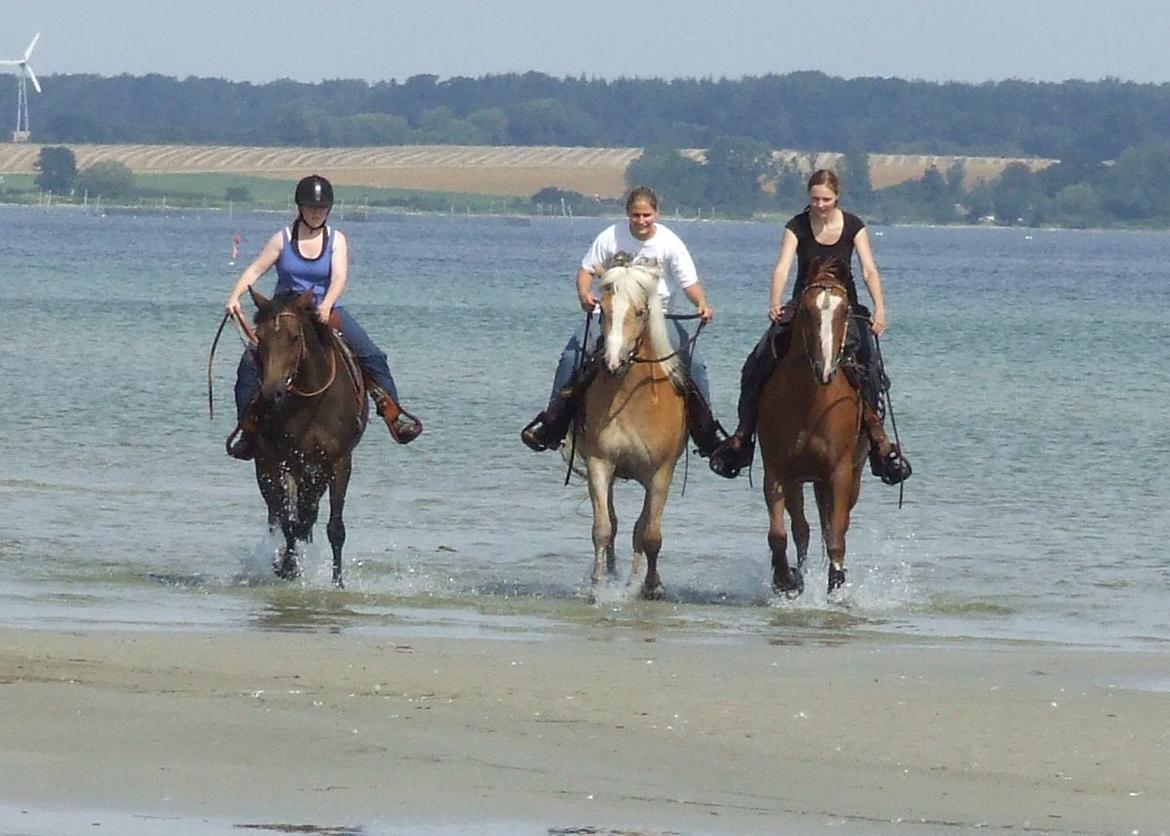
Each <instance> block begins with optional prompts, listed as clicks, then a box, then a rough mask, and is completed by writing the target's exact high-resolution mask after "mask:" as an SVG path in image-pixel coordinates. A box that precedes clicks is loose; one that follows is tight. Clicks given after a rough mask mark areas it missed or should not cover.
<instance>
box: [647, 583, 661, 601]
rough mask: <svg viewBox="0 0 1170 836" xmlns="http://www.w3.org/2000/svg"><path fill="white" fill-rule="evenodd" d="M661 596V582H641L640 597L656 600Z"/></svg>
mask: <svg viewBox="0 0 1170 836" xmlns="http://www.w3.org/2000/svg"><path fill="white" fill-rule="evenodd" d="M661 597H662V584H660V583H656V584H654V585H653V586H651V585H650V584H642V598H643V600H646V601H657V600H659V599H660V598H661Z"/></svg>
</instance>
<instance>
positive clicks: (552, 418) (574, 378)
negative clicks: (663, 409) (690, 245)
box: [520, 186, 721, 458]
mask: <svg viewBox="0 0 1170 836" xmlns="http://www.w3.org/2000/svg"><path fill="white" fill-rule="evenodd" d="M626 216H627V218H628V222H627V223H625V224H620V223H619V224H614V225H612V226H610V227H608V228H607V229H605V230H603V231H602V232H601V234H600V235H598V236H597V238H596V239H594V241H593V245H592V246H591V247H590V248H589V251H588V252H587V253H586V254H585V257H584V258H583V259H582V260H581V266H580V268H579V269H578V270H577V298H578V300H579V302H580V305H581V308H582V310H584V311H585V312H586V313H587V314H589V322H588V324H587V325H584V324H583V325H581V326H579V327H578V328H577V330H576V331H575V332H574V334H573V335H572V337H570V338H569V341H568V343H567V344H566V345H565V348H564V351H563V352H562V353H561V359H560V362H559V364H558V365H557V371H556V375H555V377H554V379H553V387H552V396H551V397H550V398H549V402H548V406H547V407H546V408H545V409H544V410H543V411H542V412H541V413H540V414H539V415H537V416H536V418H534V419H533V420H532V421H531V422H530V423H529V424H528V425H527V426H526V427H525V428H524V429H523V431H522V432H521V434H520V437H521V439H522V440H523V442H524V443H525V444H526V445H527V446H528V447H529V448H530V449H532V450H535V451H536V452H541V451H543V450H548V449H555V448H558V447H560V445H561V442H562V441H563V440H564V438H565V435H566V434H567V433H568V431H569V426H570V424H571V423H572V420H573V416H574V414H575V413H576V410H577V408H578V406H579V404H580V401H581V396H582V394H583V392H584V391H585V389H586V387H587V386H588V384H589V381H590V380H591V379H592V376H593V374H594V373H595V371H596V365H595V363H594V362H593V361H592V359H586V361H585V362H584V363H581V362H579V358H580V357H581V356H582V355H583V356H584V357H585V358H593V356H594V355H595V353H596V351H597V348H598V342H599V337H600V334H601V327H600V325H599V323H598V317H599V315H600V314H599V312H598V299H597V297H595V296H594V295H593V289H592V288H593V280H594V278H595V274H596V271H597V270H598V268H603V269H608V268H610V267H613V266H616V265H618V264H629V263H634V262H637V261H642V262H652V263H656V264H657V265H658V266H659V267H660V268H661V269H662V272H663V273H664V276H663V278H661V279H660V280H659V283H658V295H659V297H660V298H661V299H662V302H663V306H664V307H666V306H667V305H668V303H669V300H670V297H671V283H673V284H674V285H677V286H678V287H680V288H682V292H683V294H684V295H685V296H686V297H687V299H689V300H690V302H691V303H692V304H693V305H694V306H695V308H696V310H697V312H698V317H699V319H700V321H701V322H703V323H704V324H705V323H708V322H710V321H711V320H712V318H713V317H714V316H715V313H714V311H712V310H711V308H710V306H709V305H708V304H707V295H706V292H705V291H704V290H703V285H702V284H700V282H699V277H698V273H697V271H696V270H695V263H694V260H693V259H692V258H691V254H690V251H689V250H687V247H686V244H684V243H683V242H682V239H681V238H679V237H678V236H677V235H676V234H675V233H674V232H672V231H671V230H670V229H668V228H666V227H665V226H663V225H662V224H660V223H658V195H656V194H655V193H654V191H653V190H652V189H650V188H649V187H647V186H637V187H635V188H634V189H632V190H631V191H630V193H629V194H628V195H627V197H626ZM667 278H669V279H670V282H669V283H668V281H667ZM671 323H672V325H673V327H672V328H669V329H668V330H669V334H670V339H671V344H672V345H673V347H674V350H675V351H677V352H678V353H679V356H680V357H681V358H682V360H683V363H684V365H685V367H686V369H687V372H688V380H687V384H686V392H685V395H686V406H687V427H688V430H689V432H690V435H691V440H692V441H693V442H694V444H695V446H696V448H697V450H698V453H699V455H700V456H702V457H704V458H706V457H707V456H709V455H711V452H712V451H713V450H714V449H715V448H716V447H717V446H718V445H719V443H720V441H721V435H720V430H721V428H720V427H719V423H718V422H717V421H716V420H715V418H714V416H713V415H712V414H711V407H710V405H709V404H710V402H711V394H710V385H709V383H708V381H707V366H706V364H705V363H704V362H703V361H702V359H701V358H700V356H699V353H698V350H697V348H696V347H695V346H694V345H693V343H692V341H691V340H690V338H689V337H688V335H687V332H686V329H685V328H684V327H683V326H682V324H681V323H680V322H678V321H677V320H672V321H671Z"/></svg>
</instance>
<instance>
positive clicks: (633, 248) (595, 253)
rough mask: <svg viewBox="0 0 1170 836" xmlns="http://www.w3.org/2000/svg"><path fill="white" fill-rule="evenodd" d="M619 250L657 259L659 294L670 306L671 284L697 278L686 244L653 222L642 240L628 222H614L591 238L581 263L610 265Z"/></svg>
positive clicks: (689, 282)
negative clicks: (589, 245) (591, 243)
mask: <svg viewBox="0 0 1170 836" xmlns="http://www.w3.org/2000/svg"><path fill="white" fill-rule="evenodd" d="M620 252H624V253H628V254H629V255H631V256H633V257H634V258H644V259H653V260H654V261H656V262H658V264H659V266H660V267H661V268H662V275H661V276H660V277H659V279H658V295H659V296H661V297H662V305H663V307H664V308H667V309H669V308H668V306H669V303H670V295H671V291H672V290H673V287H672V285H677V286H678V287H690V286H691V285H693V284H697V283H698V281H699V274H698V272H697V271H696V270H695V262H694V260H693V259H692V258H691V253H690V251H689V250H687V245H686V244H684V243H683V242H682V239H681V238H679V237H678V236H677V235H675V234H674V233H673V232H671V231H670V230H669V229H668V228H667V227H665V226H663V225H662V224H655V225H654V235H652V236H651V237H650V238H648V239H647V240H645V241H639V240H638V239H637V238H635V237H634V236H633V234H632V233H631V232H630V225H629V224H628V223H617V224H614V225H613V226H611V227H609V228H608V229H605V230H603V231H602V232H601V234H600V235H598V236H597V237H596V238H595V239H593V246H592V247H590V248H589V252H587V253H585V257H584V258H583V259H581V266H582V267H583V268H584V269H586V270H592V269H593V268H594V267H596V266H597V265H599V264H600V265H601V266H602V267H609V266H610V264H612V262H613V257H614V256H615V255H617V254H618V253H620ZM668 280H669V281H668Z"/></svg>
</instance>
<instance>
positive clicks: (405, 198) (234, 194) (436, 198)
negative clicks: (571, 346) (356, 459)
mask: <svg viewBox="0 0 1170 836" xmlns="http://www.w3.org/2000/svg"><path fill="white" fill-rule="evenodd" d="M35 177H36V175H33V174H6V175H3V180H2V181H0V201H7V202H14V203H37V202H40V201H41V200H43V199H44V198H43V196H42V195H41V193H40V190H39V189H38V188H37V186H36V183H35ZM295 186H296V181H294V180H276V179H271V178H267V177H250V176H247V175H240V174H219V173H215V174H135V175H134V190H133V191H132V192H131V193H129V194H120V195H111V196H103V197H102V198H101V202H102V203H103V204H110V205H130V206H141V207H160V208H161V207H203V208H227V207H229V206H234V207H236V208H241V209H246V208H253V209H286V208H289V207H291V206H292V194H293V189H294V188H295ZM335 193H336V203H337V208H338V209H339V210H343V211H344V210H349V211H354V210H360V209H369V210H372V211H377V210H379V209H388V210H400V211H402V210H405V211H418V212H460V213H472V214H483V213H528V212H531V211H533V206H532V203H531V202H530V201H528V200H525V199H524V198H507V197H499V196H492V195H477V194H461V193H454V192H423V191H411V190H408V189H382V188H375V187H366V186H340V185H339V186H336V187H335ZM95 199H96V198H95V197H94V196H93V195H89V196H85V195H83V194H77V193H75V194H73V195H71V196H62V195H54V196H53V201H54V202H57V203H81V202H83V201H88V202H91V203H92V202H94V201H95Z"/></svg>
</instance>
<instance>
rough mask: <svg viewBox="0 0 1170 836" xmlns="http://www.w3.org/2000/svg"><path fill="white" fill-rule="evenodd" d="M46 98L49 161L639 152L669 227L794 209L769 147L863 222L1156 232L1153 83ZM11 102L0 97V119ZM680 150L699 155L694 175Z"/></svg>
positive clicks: (1158, 165) (551, 82)
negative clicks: (687, 219)
mask: <svg viewBox="0 0 1170 836" xmlns="http://www.w3.org/2000/svg"><path fill="white" fill-rule="evenodd" d="M44 88H45V94H44V95H43V96H41V97H38V98H37V99H36V105H37V119H36V125H37V128H36V139H38V140H40V141H49V142H56V143H60V144H59V145H57V146H55V147H56V148H65V143H71V142H127V143H153V142H158V143H163V142H194V143H207V144H254V145H295V146H348V145H386V144H412V143H438V144H488V145H497V144H518V145H565V146H574V145H577V146H635V147H643V148H645V149H646V152H645V153H644V154H643V156H642V157H641V158H640V159H639V160H636V161H635V162H634V163H633V164H632V165H631V167H630V170H629V172H628V178H629V180H630V182H632V183H634V182H646V183H652V184H654V185H655V186H656V187H658V188H659V189H660V191H661V192H662V194H663V198H664V200H665V201H666V204H667V207H668V209H669V210H670V211H676V212H680V213H685V214H694V215H705V216H721V217H729V216H730V217H737V216H738V217H743V216H749V215H751V214H754V213H757V212H761V211H779V212H786V211H791V209H792V208H793V206H794V205H799V204H800V202H801V200H802V199H803V183H802V180H803V175H802V173H801V171H800V170H798V169H797V167H796V166H794V165H792V164H778V163H777V162H776V160H775V159H774V158H773V156H772V149H776V148H798V149H810V150H812V149H816V150H844V151H845V160H844V164H843V168H844V169H845V172H844V173H845V175H846V178H845V181H846V188H847V199H848V201H849V205H850V206H851V207H853V208H854V209H856V210H857V211H859V212H864V213H865V214H867V216H869V217H871V218H873V219H875V220H886V221H922V222H931V223H951V222H970V221H974V220H979V219H990V218H995V219H996V220H997V222H1002V223H1025V224H1059V225H1066V226H1089V225H1111V224H1118V225H1147V226H1148V225H1154V224H1159V225H1160V224H1166V223H1170V206H1168V205H1167V204H1168V202H1170V140H1167V137H1170V85H1165V84H1163V85H1151V84H1133V83H1128V82H1121V81H1118V80H1115V79H1114V80H1105V81H1101V82H1064V83H1062V84H1036V83H1027V82H1016V81H1011V82H1000V83H988V84H980V85H969V84H956V83H948V84H935V83H930V82H921V81H914V82H911V81H902V80H898V79H850V80H846V79H839V78H831V77H828V76H825V75H823V74H821V73H791V74H788V75H782V76H778V75H771V76H763V77H759V78H745V79H741V80H735V81H733V80H726V79H724V80H718V81H715V80H710V79H681V80H674V81H663V80H658V79H646V80H639V79H620V80H616V81H606V80H600V79H585V78H576V79H574V78H566V79H555V78H551V77H549V76H545V75H542V74H540V73H524V74H507V75H489V76H484V77H482V78H478V79H470V78H454V79H449V80H446V81H440V80H439V79H438V77H436V76H433V75H420V76H415V77H413V78H410V79H408V80H407V81H405V82H403V83H398V82H386V83H377V84H369V83H367V82H364V81H330V82H324V83H321V84H301V83H297V82H292V81H279V82H273V83H272V84H266V85H252V84H248V83H233V82H228V81H224V80H222V79H199V78H188V79H185V80H182V81H180V80H177V79H174V78H169V77H164V76H160V75H148V76H144V77H132V76H119V77H117V78H101V77H98V76H85V75H61V76H49V77H48V78H47V79H46V80H45V85H44ZM14 96H15V91H14V89H11V88H8V87H4V86H3V85H0V113H2V112H4V108H5V107H6V106H7V104H8V102H7V101H6V97H14ZM14 104H15V103H14V102H13V105H14ZM826 112H831V113H832V114H833V115H834V118H825V116H824V114H825V113H826ZM1119 126H1124V130H1120V129H1118V128H1119ZM51 147H54V146H51ZM680 148H700V149H703V150H704V156H703V159H702V160H701V161H700V160H699V159H696V158H695V155H693V154H692V155H685V154H680V153H679V152H678V151H677V150H676V149H680ZM65 150H67V149H65ZM867 152H870V153H882V152H884V153H933V154H964V155H972V156H979V155H989V154H990V155H996V156H1028V155H1033V156H1041V157H1048V158H1057V159H1059V160H1060V162H1059V164H1057V165H1054V166H1050V167H1049V168H1047V169H1045V170H1044V171H1041V172H1038V173H1033V172H1031V171H1030V170H1029V169H1027V168H1026V167H1024V166H1012V167H1010V168H1009V169H1008V170H1006V171H1005V172H1004V173H1003V174H1002V176H1000V177H999V178H997V179H996V180H994V181H991V182H989V183H985V184H983V185H981V186H979V187H977V188H974V189H971V190H969V191H967V190H964V188H963V186H962V183H963V173H964V172H963V171H962V170H961V168H954V169H952V170H948V171H936V170H933V169H932V170H928V171H927V172H926V173H925V175H924V176H923V177H922V178H921V179H920V180H917V181H913V182H909V183H904V184H901V185H899V186H895V187H892V188H888V189H882V190H880V191H874V190H873V189H872V188H871V187H870V181H869V177H868V170H867V166H866V154H867ZM56 153H60V152H56ZM106 168H109V166H108V165H106V166H103V167H102V168H98V167H95V169H96V170H94V171H86V172H76V171H73V172H72V173H71V174H69V177H68V178H66V179H67V181H68V182H69V184H70V185H69V188H70V189H72V190H75V191H76V190H78V189H81V190H88V191H89V192H90V193H91V194H100V193H108V192H110V191H111V190H113V189H119V188H121V189H124V190H132V188H133V186H132V173H131V172H129V171H128V170H116V171H115V170H105V169H106ZM122 168H123V169H124V166H123V167H122ZM63 170H64V169H63V168H62V167H60V166H58V165H57V164H56V163H54V162H53V161H52V159H49V160H45V159H42V168H41V175H40V179H39V180H38V182H39V184H40V185H41V187H42V188H45V189H46V190H49V191H54V192H56V193H62V192H64V191H67V189H64V188H62V186H63V182H62V181H60V180H57V179H56V177H57V174H54V173H53V172H58V173H59V172H60V171H63ZM69 178H72V179H69ZM95 178H96V179H95ZM236 197H237V198H238V197H240V196H236ZM548 197H549V195H547V194H546V195H543V196H540V195H538V196H534V198H533V204H534V205H539V206H541V207H547V206H550V205H551V206H554V207H555V206H556V205H558V204H559V205H560V206H563V207H564V208H565V211H573V212H574V213H577V214H581V213H585V212H590V211H596V210H597V206H596V202H595V201H591V200H590V199H587V198H584V197H582V196H580V195H575V194H573V193H558V194H556V195H553V196H552V197H553V199H552V200H547V198H548Z"/></svg>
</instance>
